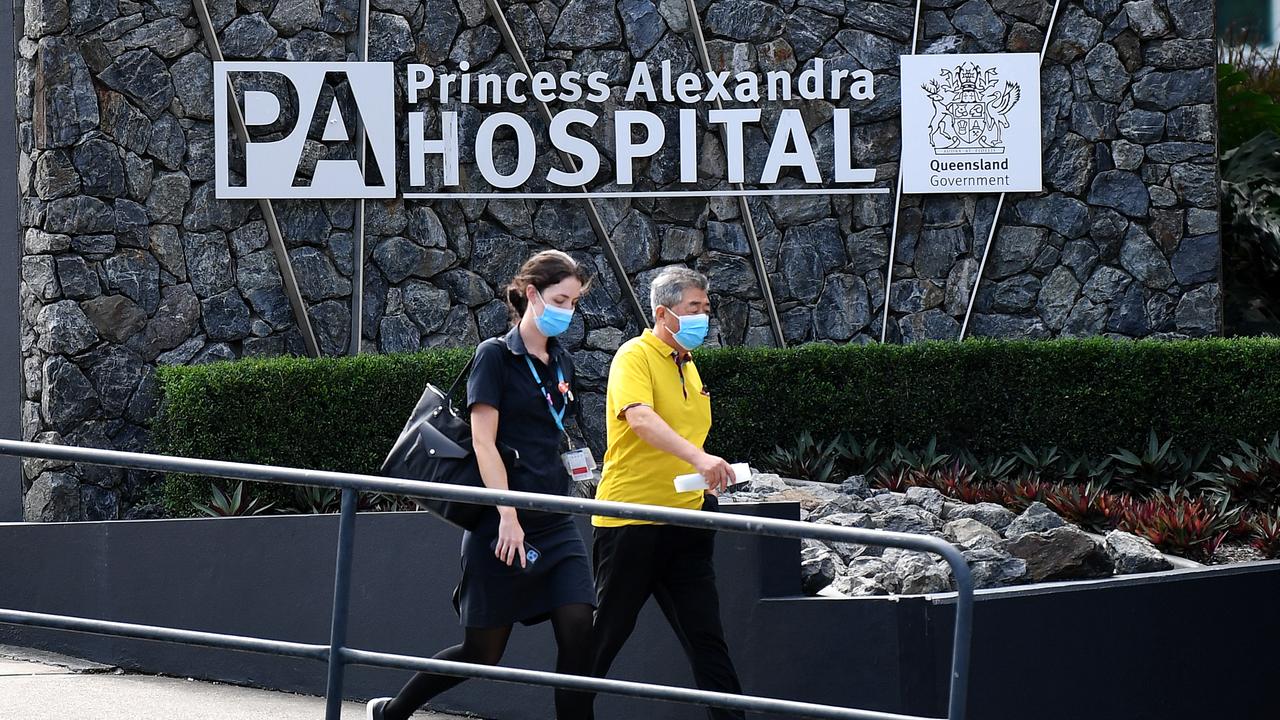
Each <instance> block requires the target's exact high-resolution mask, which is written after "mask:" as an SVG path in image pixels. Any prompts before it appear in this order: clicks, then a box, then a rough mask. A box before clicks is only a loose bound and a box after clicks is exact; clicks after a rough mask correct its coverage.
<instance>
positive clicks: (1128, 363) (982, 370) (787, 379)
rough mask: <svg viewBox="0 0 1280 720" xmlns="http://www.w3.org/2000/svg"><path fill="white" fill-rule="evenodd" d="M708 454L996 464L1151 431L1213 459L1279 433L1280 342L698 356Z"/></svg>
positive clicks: (809, 349)
mask: <svg viewBox="0 0 1280 720" xmlns="http://www.w3.org/2000/svg"><path fill="white" fill-rule="evenodd" d="M698 363H699V368H700V369H701V371H702V374H703V376H704V377H705V378H706V379H707V383H708V386H709V387H710V388H711V391H712V398H713V399H714V401H715V404H714V406H713V407H714V411H715V416H716V427H715V430H714V431H713V437H712V440H711V444H714V445H715V448H716V450H717V451H719V452H721V453H722V454H724V455H726V456H730V457H734V458H750V457H753V456H755V455H756V454H758V453H759V451H760V449H762V448H766V447H772V446H774V445H775V444H779V443H780V441H784V442H783V443H782V444H785V441H789V440H790V439H791V438H793V437H795V435H796V434H797V433H798V432H799V431H801V430H804V429H807V430H809V431H810V432H811V433H812V434H813V435H814V436H815V437H819V438H821V437H831V436H833V435H835V434H836V433H838V432H840V431H842V430H850V431H852V432H853V433H854V434H855V435H857V436H861V437H864V438H881V439H882V442H883V441H895V442H903V443H908V444H911V443H923V442H926V441H928V439H929V438H930V437H931V436H936V437H937V438H938V442H939V445H940V446H943V447H951V448H954V447H967V448H969V449H971V450H973V451H975V452H980V453H981V452H995V453H1002V452H1008V451H1014V450H1017V449H1019V448H1020V447H1021V446H1022V445H1028V446H1030V447H1033V448H1035V447H1047V446H1050V445H1056V446H1058V447H1059V448H1060V449H1063V450H1068V451H1071V452H1112V451H1114V450H1115V449H1116V447H1118V446H1127V447H1141V446H1142V445H1143V444H1144V442H1145V440H1146V437H1147V433H1148V431H1149V429H1155V431H1156V432H1157V433H1159V434H1160V435H1161V436H1162V437H1168V436H1170V435H1172V436H1173V437H1174V438H1175V444H1176V445H1180V446H1183V447H1187V448H1199V447H1201V446H1202V445H1204V444H1209V445H1210V446H1211V447H1213V448H1214V449H1217V450H1224V449H1227V448H1229V447H1234V441H1235V440H1236V439H1237V438H1245V439H1262V438H1263V437H1265V436H1267V435H1270V434H1271V433H1272V432H1275V431H1276V430H1277V429H1280V341H1277V340H1273V339H1260V338H1251V339H1231V340H1220V339H1214V340H1189V341H1176V342H1169V341H1156V340H1145V341H1139V342H1132V341H1115V340H1108V339H1105V338H1092V339H1087V340H1053V341H996V340H972V341H966V342H964V343H941V342H939V343H919V344H914V345H868V346H864V347H840V346H829V345H809V346H805V347H800V348H795V349H789V350H775V349H745V348H731V349H724V350H718V351H716V352H714V353H707V354H706V355H705V356H704V357H702V358H699V361H698Z"/></svg>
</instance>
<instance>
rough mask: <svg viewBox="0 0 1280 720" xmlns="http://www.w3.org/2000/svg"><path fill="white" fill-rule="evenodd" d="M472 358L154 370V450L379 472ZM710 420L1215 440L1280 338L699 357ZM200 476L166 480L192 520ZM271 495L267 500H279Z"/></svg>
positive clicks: (983, 344) (1246, 427)
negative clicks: (424, 407) (407, 423)
mask: <svg viewBox="0 0 1280 720" xmlns="http://www.w3.org/2000/svg"><path fill="white" fill-rule="evenodd" d="M467 356H468V351H465V350H441V351H428V352H420V353H412V354H404V355H361V356H359V357H355V358H322V359H315V360H313V359H304V358H292V357H284V358H268V359H250V360H239V361H234V362H224V363H213V364H208V365H197V366H169V367H164V368H162V369H161V370H160V373H159V379H160V382H161V386H162V388H163V401H162V403H161V408H160V411H159V415H158V417H157V418H156V420H155V422H154V424H153V437H154V439H155V444H156V448H157V450H158V451H159V452H162V453H166V454H175V455H185V456H189V457H206V458H219V459H226V460H238V461H244V462H258V463H268V464H277V465H290V466H295V467H305V468H317V469H326V470H341V471H350V472H364V473H374V472H376V471H377V468H378V466H379V465H380V464H381V461H382V457H383V455H384V453H385V452H386V450H387V449H388V448H389V447H390V445H391V442H392V441H393V440H394V438H395V436H396V434H397V433H398V432H399V430H400V427H401V426H402V425H403V423H404V419H405V418H406V417H407V416H408V413H409V412H410V411H411V410H412V408H413V405H414V403H415V402H416V400H417V398H418V396H419V394H420V393H421V391H422V387H423V384H424V383H426V382H434V383H436V384H438V385H442V384H444V383H446V382H448V381H449V380H451V379H452V378H453V376H454V375H455V374H456V373H457V372H458V371H459V370H460V369H461V367H462V365H463V364H464V363H465V362H466V358H467ZM697 357H698V365H699V368H700V369H701V373H702V375H703V378H704V380H705V381H706V383H707V387H708V388H709V389H710V390H711V392H712V398H713V407H714V412H715V418H716V423H715V427H714V429H713V431H712V435H711V438H710V440H709V441H708V449H709V450H711V451H713V452H717V453H720V454H722V455H724V456H725V457H728V458H731V459H733V460H735V461H737V460H751V459H756V458H759V457H760V455H761V454H762V453H763V452H764V451H766V450H768V449H771V448H772V447H773V446H774V445H777V444H783V445H786V444H788V443H790V442H791V441H792V440H793V439H794V438H795V436H796V435H797V434H798V433H799V432H800V431H801V430H805V429H807V430H809V431H810V432H811V433H812V434H813V435H814V436H816V437H829V436H832V435H834V434H836V433H838V432H840V431H843V430H850V431H852V432H854V433H855V434H857V435H859V436H862V437H864V438H880V439H881V440H882V442H883V441H896V442H904V443H922V442H925V441H927V440H928V439H929V438H930V437H932V436H936V437H937V438H938V440H939V444H940V445H941V446H943V447H968V448H970V449H972V450H973V451H975V452H1008V451H1012V450H1017V449H1018V448H1020V447H1021V446H1022V445H1028V446H1032V447H1043V446H1048V445H1056V446H1058V447H1059V448H1061V449H1063V450H1069V451H1072V452H1080V451H1088V452H1110V451H1113V450H1114V449H1115V448H1116V447H1117V446H1128V447H1140V446H1141V445H1142V444H1143V443H1144V442H1145V439H1146V436H1147V432H1148V430H1149V429H1153V428H1154V429H1155V430H1156V432H1158V433H1160V434H1161V436H1162V437H1167V436H1169V435H1172V436H1174V437H1175V438H1176V444H1178V445H1181V446H1184V447H1187V448H1199V447H1200V446H1202V445H1204V444H1209V445H1211V446H1212V447H1213V448H1215V449H1219V450H1221V449H1227V448H1229V447H1231V446H1232V445H1233V443H1234V441H1235V439H1236V438H1244V439H1252V440H1260V439H1262V438H1264V437H1265V436H1268V435H1270V434H1271V433H1273V432H1275V431H1277V430H1280V370H1278V369H1280V341H1278V340H1270V339H1232V340H1194V341H1179V342H1166V341H1140V342H1129V341H1111V340H1107V339H1101V338H1098V339H1089V340H1054V341H1016V342H1009V341H994V340H971V341H966V342H964V343H944V342H937V343H919V344H914V345H883V346H882V345H868V346H862V347H859V346H832V345H807V346H803V347H799V348H792V349H787V350H776V349H748V348H726V349H718V350H706V351H700V352H699V353H698V356H697ZM207 494H208V485H207V482H206V481H203V480H199V479H195V478H190V477H172V478H169V479H168V480H167V481H166V483H165V486H164V496H165V502H166V505H167V507H168V508H169V509H170V511H171V512H174V513H175V514H188V513H190V501H191V500H193V499H194V500H205V499H206V498H207ZM268 497H270V495H268Z"/></svg>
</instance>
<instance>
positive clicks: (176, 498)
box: [152, 349, 470, 515]
mask: <svg viewBox="0 0 1280 720" xmlns="http://www.w3.org/2000/svg"><path fill="white" fill-rule="evenodd" d="M469 357H470V351H469V350H458V349H448V350H437V351H428V352H418V353H409V354H395V355H359V356H355V357H335V358H318V359H311V358H298V357H276V358H252V359H245V360H236V361H231V362H217V363H209V364H206V365H182V366H177V365H174V366H165V367H161V368H160V369H159V371H158V373H157V377H158V379H159V382H160V386H161V388H162V393H163V399H162V401H161V404H160V409H159V410H158V412H157V416H156V418H155V420H154V421H153V423H152V438H153V443H154V445H155V447H156V450H157V452H161V453H164V454H168V455H184V456H187V457H199V458H211V459H217V460H231V461H236V462H249V463H261V464H267V465H287V466H291V467H300V468H308V469H316V470H337V471H341V472H354V473H369V474H377V472H378V468H379V466H380V465H381V464H382V460H383V458H384V457H385V456H386V452H387V450H389V449H390V448H391V443H392V442H394V441H395V438H396V435H398V434H399V432H400V428H401V427H403V426H404V421H405V419H406V418H408V417H409V413H410V412H412V410H413V406H414V404H415V403H416V402H417V401H418V397H419V396H420V395H421V394H422V388H423V387H424V386H425V385H426V383H428V382H430V383H435V384H436V385H437V386H440V387H442V388H444V389H447V385H448V383H450V382H452V381H453V378H454V377H456V376H457V374H458V373H459V372H460V371H461V370H462V367H463V366H464V365H465V364H466V362H467V359H468V358H469ZM253 491H254V496H255V497H261V498H262V499H263V501H264V502H276V503H280V504H289V501H290V500H291V499H292V490H291V489H290V488H288V487H284V486H267V485H260V484H256V483H255V484H253ZM208 499H209V479H208V478H203V477H196V476H191V475H170V476H169V477H167V478H166V479H165V482H164V485H163V502H164V505H165V508H166V510H167V511H168V512H169V513H171V514H174V515H190V514H193V512H194V506H193V505H192V502H193V501H196V502H207V501H208Z"/></svg>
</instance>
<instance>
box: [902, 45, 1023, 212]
mask: <svg viewBox="0 0 1280 720" xmlns="http://www.w3.org/2000/svg"><path fill="white" fill-rule="evenodd" d="M1041 161H1042V157H1041V151H1040V58H1039V56H1038V55H1037V54H1035V53H994V54H971V55H903V56H902V190H903V192H907V193H995V192H1039V191H1041V190H1043V189H1044V185H1043V182H1042V180H1041Z"/></svg>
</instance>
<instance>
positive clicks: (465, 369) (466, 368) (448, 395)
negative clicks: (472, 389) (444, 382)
mask: <svg viewBox="0 0 1280 720" xmlns="http://www.w3.org/2000/svg"><path fill="white" fill-rule="evenodd" d="M475 362H476V356H475V353H472V354H471V359H470V360H468V361H467V364H466V365H465V366H464V367H463V368H462V372H460V373H458V377H456V378H454V379H453V384H452V385H450V386H449V392H447V393H445V394H444V396H445V398H447V399H448V400H449V402H453V391H454V390H457V389H458V383H460V382H462V379H463V378H464V377H466V376H467V375H468V374H470V372H471V366H472V365H475Z"/></svg>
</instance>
